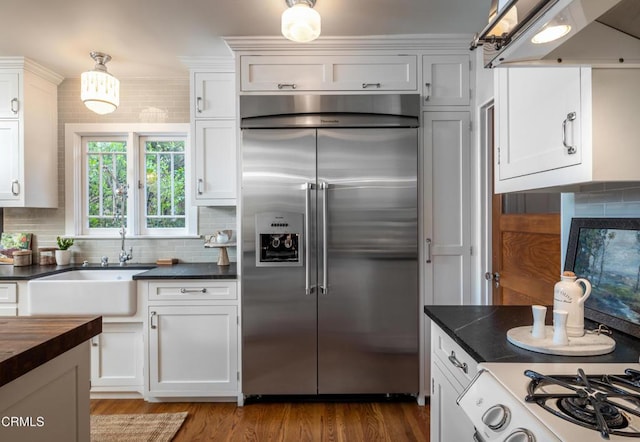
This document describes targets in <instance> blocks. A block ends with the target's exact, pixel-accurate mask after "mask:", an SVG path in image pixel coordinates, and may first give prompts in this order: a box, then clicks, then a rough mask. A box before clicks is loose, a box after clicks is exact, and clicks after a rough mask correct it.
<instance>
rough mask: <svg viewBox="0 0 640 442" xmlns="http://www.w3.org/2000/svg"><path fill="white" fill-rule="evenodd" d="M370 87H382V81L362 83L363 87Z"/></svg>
mask: <svg viewBox="0 0 640 442" xmlns="http://www.w3.org/2000/svg"><path fill="white" fill-rule="evenodd" d="M370 87H375V88H376V89H380V88H381V87H382V84H380V83H362V89H368V88H370Z"/></svg>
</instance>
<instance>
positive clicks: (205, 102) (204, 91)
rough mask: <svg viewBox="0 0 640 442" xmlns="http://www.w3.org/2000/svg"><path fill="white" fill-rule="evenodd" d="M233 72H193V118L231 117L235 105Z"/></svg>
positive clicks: (234, 110) (233, 114) (233, 113)
mask: <svg viewBox="0 0 640 442" xmlns="http://www.w3.org/2000/svg"><path fill="white" fill-rule="evenodd" d="M234 78H235V74H234V73H227V72H211V73H200V72H198V73H195V74H194V81H193V85H194V88H195V90H194V101H195V103H194V106H195V111H194V113H193V115H194V117H195V118H233V117H234V116H235V113H236V106H235V100H236V97H235V91H236V89H235V82H234Z"/></svg>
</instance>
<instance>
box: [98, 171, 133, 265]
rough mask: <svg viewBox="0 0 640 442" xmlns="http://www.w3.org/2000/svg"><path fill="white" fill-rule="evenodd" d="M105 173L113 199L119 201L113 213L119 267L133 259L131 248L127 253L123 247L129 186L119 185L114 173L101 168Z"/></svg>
mask: <svg viewBox="0 0 640 442" xmlns="http://www.w3.org/2000/svg"><path fill="white" fill-rule="evenodd" d="M102 168H103V170H104V171H105V172H107V173H108V174H109V176H110V177H111V185H112V186H113V189H114V193H113V195H114V198H115V197H118V198H119V199H120V207H116V210H115V213H114V215H113V218H114V220H117V219H118V218H119V219H120V230H119V232H120V254H119V255H118V261H120V266H125V265H127V261H129V260H130V259H132V258H133V247H129V252H128V253H127V250H126V249H125V247H124V237H125V235H126V233H127V228H126V226H125V218H124V213H125V209H126V201H127V196H128V190H129V185H128V184H119V183H118V179H117V178H116V176H115V175H114V173H113V172H112V171H111V170H110V169H109V168H108V167H106V166H103V167H102Z"/></svg>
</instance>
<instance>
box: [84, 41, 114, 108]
mask: <svg viewBox="0 0 640 442" xmlns="http://www.w3.org/2000/svg"><path fill="white" fill-rule="evenodd" d="M89 55H91V58H93V59H94V60H95V62H96V65H95V67H94V68H93V70H92V71H87V72H83V73H82V77H81V81H80V89H81V91H80V98H81V99H82V101H83V102H84V104H85V106H87V107H88V108H89V109H91V110H92V111H93V112H95V113H97V114H100V115H104V114H108V113H111V112H113V111H114V110H116V109H117V108H118V106H119V105H120V81H119V80H118V79H117V78H116V77H114V76H113V75H111V74H110V73H109V72H107V66H106V63H107V62H109V60H111V56H110V55H108V54H104V53H102V52H91V53H90V54H89Z"/></svg>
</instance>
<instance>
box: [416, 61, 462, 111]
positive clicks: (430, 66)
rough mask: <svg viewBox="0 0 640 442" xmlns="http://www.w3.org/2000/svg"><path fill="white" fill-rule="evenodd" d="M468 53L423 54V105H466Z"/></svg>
mask: <svg viewBox="0 0 640 442" xmlns="http://www.w3.org/2000/svg"><path fill="white" fill-rule="evenodd" d="M469 64H470V62H469V56H468V55H425V56H424V57H423V58H422V79H423V82H422V96H423V104H424V105H425V106H447V105H450V106H468V105H469V99H470V94H471V92H470V91H471V88H470V83H469V76H470V68H469Z"/></svg>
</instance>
